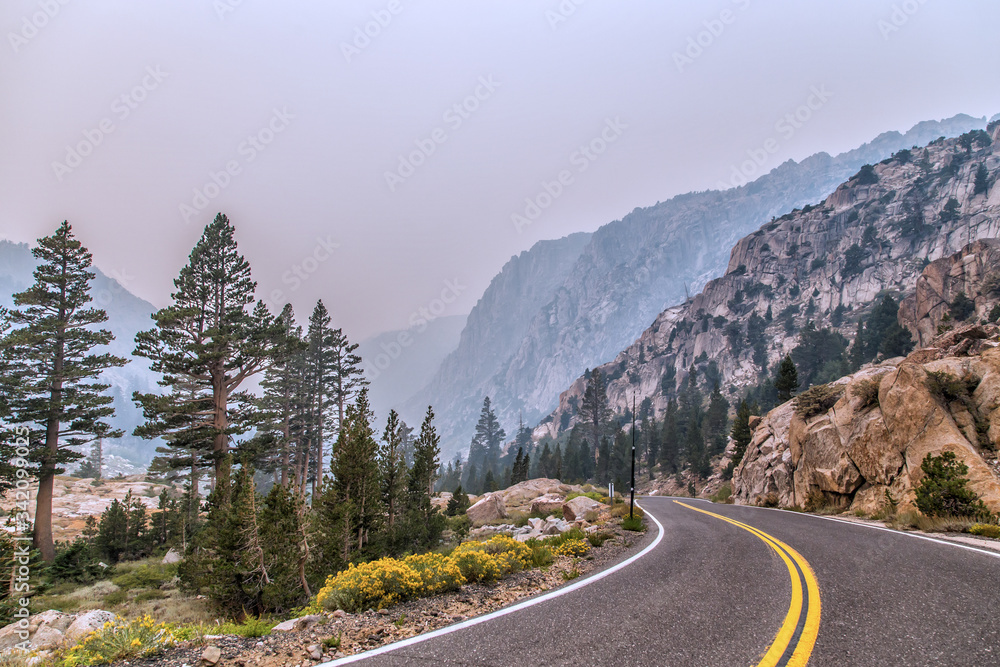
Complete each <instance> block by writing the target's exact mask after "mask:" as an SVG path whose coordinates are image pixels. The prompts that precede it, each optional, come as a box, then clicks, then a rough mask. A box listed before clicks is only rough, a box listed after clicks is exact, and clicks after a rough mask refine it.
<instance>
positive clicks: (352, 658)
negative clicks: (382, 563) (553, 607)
mask: <svg viewBox="0 0 1000 667" xmlns="http://www.w3.org/2000/svg"><path fill="white" fill-rule="evenodd" d="M636 505H637V506H640V507H641V505H639V503H636ZM646 515H647V516H648V517H650V518H651V519H652V520H653V522H654V523H655V524H656V527H657V529H658V530H659V531H660V532H659V535H657V536H656V539H655V540H653V542H652V543H651V544H650V545H649V546H647V547H646V548H645V549H643V550H642V551H640V552H639V553H637V554H636V555H634V556H632V557H630V558H628V559H627V560H623V561H622V562H621V563H618V564H617V565H613V566H612V567H609V568H608V569H606V570H603V571H601V572H598V573H597V574H595V575H592V576H590V577H587V578H586V579H583V580H582V581H578V582H576V583H575V584H570V585H569V586H566V587H564V588H558V589H556V590H554V591H552V592H551V593H546V594H545V595H541V596H539V597H537V598H531V599H530V600H525V601H524V602H520V603H518V604H516V605H514V606H512V607H505V608H504V609H498V610H497V611H494V612H491V613H489V614H486V615H484V616H477V617H475V618H470V619H469V620H467V621H462V622H461V623H456V624H454V625H449V626H446V627H443V628H438V629H437V630H433V631H431V632H427V633H424V634H421V635H416V636H414V637H410V638H408V639H403V640H401V641H398V642H394V643H392V644H386V645H385V646H381V647H379V648H376V649H372V650H371V651H365V652H364V653H356V654H354V655H349V656H347V657H345V658H339V659H337V660H334V661H332V662H324V663H320V664H318V665H316V667H335V665H347V664H350V663H352V662H358V661H361V660H365V659H367V658H373V657H375V656H377V655H382V654H383V653H388V652H390V651H396V650H399V649H401V648H405V647H407V646H412V645H414V644H419V643H420V642H425V641H428V640H430V639H434V638H435V637H441V636H443V635H447V634H451V633H452V632H457V631H459V630H464V629H465V628H471V627H472V626H474V625H479V624H480V623H486V622H487V621H492V620H493V619H495V618H500V617H501V616H506V615H507V614H513V613H514V612H516V611H521V610H522V609H527V608H528V607H533V606H535V605H536V604H541V603H543V602H548V601H549V600H552V599H554V598H557V597H560V596H562V595H566V594H567V593H572V592H573V591H575V590H577V589H580V588H583V587H584V586H589V585H590V584H592V583H594V582H595V581H600V580H601V579H603V578H604V577H607V576H608V575H611V574H614V573H615V572H618V571H619V570H621V569H623V568H625V567H627V566H629V565H631V564H632V563H634V562H635V561H637V560H639V559H640V558H642V557H643V556H645V555H646V554H648V553H649V552H650V551H652V550H653V549H655V548H656V545H658V544H659V543H660V540H662V539H663V524H661V523H660V522H659V521H658V520H657V519H656V517H655V516H653V515H652V514H650V513H649V512H648V511H647V512H646Z"/></svg>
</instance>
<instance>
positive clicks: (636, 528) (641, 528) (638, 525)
mask: <svg viewBox="0 0 1000 667" xmlns="http://www.w3.org/2000/svg"><path fill="white" fill-rule="evenodd" d="M622 528H624V529H625V530H630V531H632V532H635V533H644V532H646V524H645V522H643V520H642V519H641V518H640V517H633V518H631V519H630V518H628V517H625V518H624V519H622Z"/></svg>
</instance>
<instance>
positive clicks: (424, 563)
mask: <svg viewBox="0 0 1000 667" xmlns="http://www.w3.org/2000/svg"><path fill="white" fill-rule="evenodd" d="M403 563H405V564H406V565H407V566H409V567H410V568H412V569H413V571H414V572H416V573H417V575H418V576H419V577H420V594H421V595H434V594H436V593H445V592H447V591H454V590H458V589H459V588H461V587H462V584H464V583H465V577H463V576H462V570H461V569H460V568H459V567H458V565H456V564H455V561H454V559H452V558H448V557H446V556H442V555H441V554H434V553H427V554H421V555H417V556H407V557H406V559H404V560H403Z"/></svg>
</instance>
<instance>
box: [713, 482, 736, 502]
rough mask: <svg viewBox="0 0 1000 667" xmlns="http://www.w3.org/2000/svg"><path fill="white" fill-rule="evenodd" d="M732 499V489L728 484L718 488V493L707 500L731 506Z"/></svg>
mask: <svg viewBox="0 0 1000 667" xmlns="http://www.w3.org/2000/svg"><path fill="white" fill-rule="evenodd" d="M732 498H733V487H731V486H730V485H729V484H723V485H722V486H721V487H719V490H718V491H716V492H715V493H714V494H713V495H712V496H710V497H709V500H711V501H712V502H713V503H723V504H726V505H729V504H732V502H733V499H732Z"/></svg>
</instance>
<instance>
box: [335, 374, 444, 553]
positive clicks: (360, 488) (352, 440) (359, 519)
mask: <svg viewBox="0 0 1000 667" xmlns="http://www.w3.org/2000/svg"><path fill="white" fill-rule="evenodd" d="M371 420H372V412H371V408H370V407H369V405H368V390H367V389H366V388H362V389H361V391H360V393H359V394H358V396H357V398H356V399H355V402H354V403H353V404H351V405H350V406H348V408H347V412H346V413H345V415H344V423H343V425H342V428H341V431H340V437H339V438H338V439H337V446H336V451H335V454H334V457H333V463H332V471H333V482H332V484H331V486H332V502H333V503H335V505H336V509H337V511H338V512H339V514H340V524H341V525H340V531H341V539H342V541H343V546H342V549H343V551H342V556H343V559H344V562H348V561H350V560H351V557H352V554H353V553H354V552H356V551H360V550H361V549H363V548H364V547H365V545H366V544H367V543H368V540H369V538H370V536H371V534H372V532H374V531H375V530H377V529H378V527H379V525H378V524H379V522H380V520H381V518H382V516H383V506H382V502H381V501H382V498H381V493H382V486H381V479H380V475H379V462H378V460H377V458H376V454H377V452H378V444H377V443H376V441H375V434H374V432H373V431H372V427H371ZM435 463H436V461H435ZM436 469H437V466H436V465H435V467H434V468H433V469H432V470H436Z"/></svg>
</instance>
